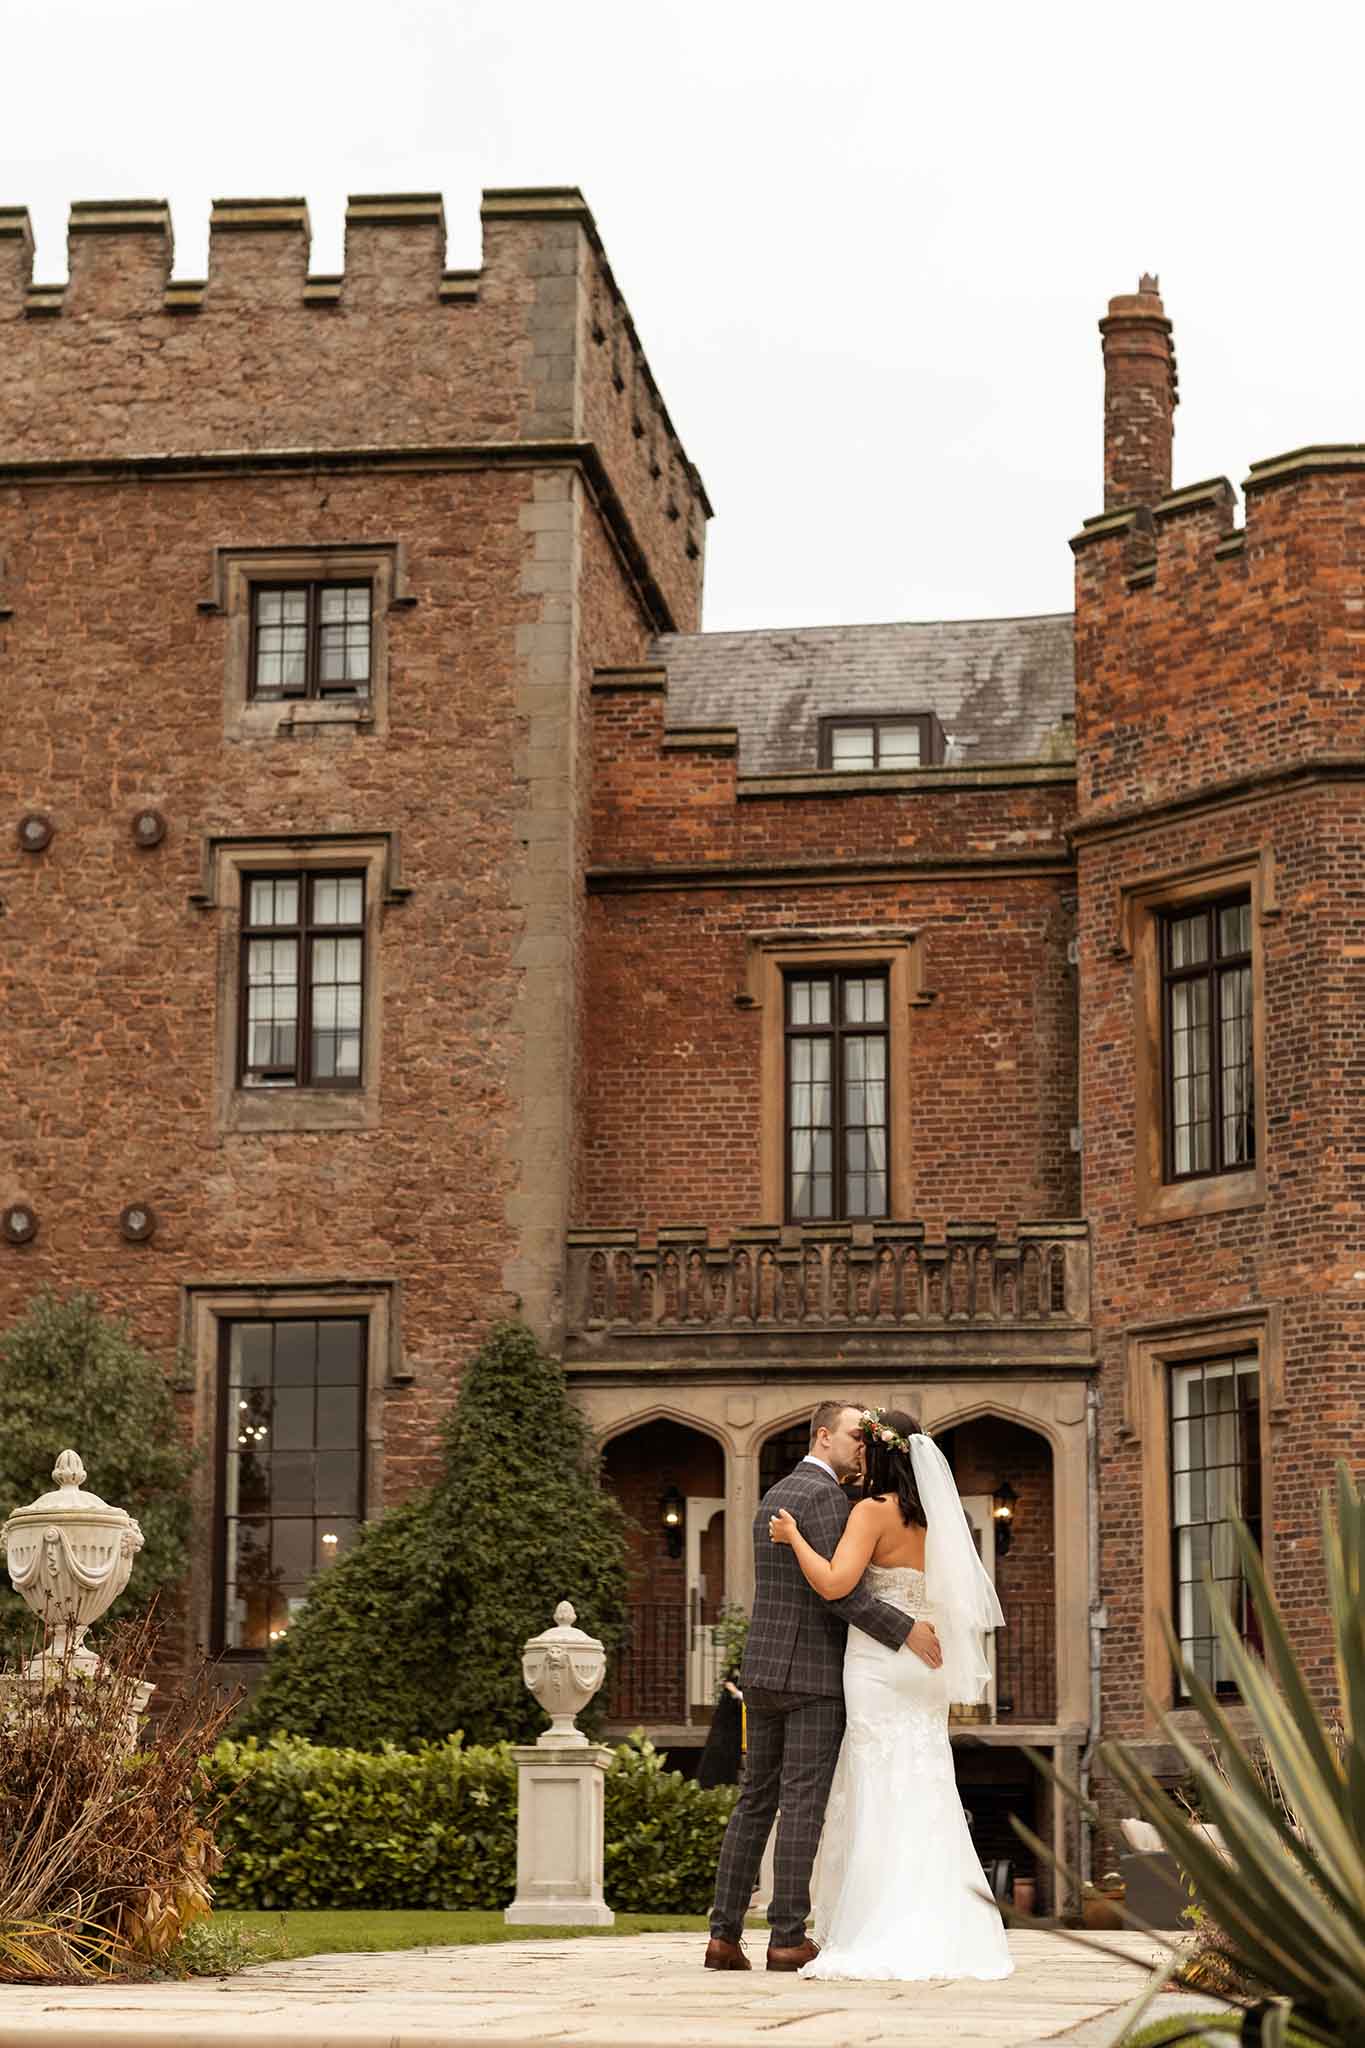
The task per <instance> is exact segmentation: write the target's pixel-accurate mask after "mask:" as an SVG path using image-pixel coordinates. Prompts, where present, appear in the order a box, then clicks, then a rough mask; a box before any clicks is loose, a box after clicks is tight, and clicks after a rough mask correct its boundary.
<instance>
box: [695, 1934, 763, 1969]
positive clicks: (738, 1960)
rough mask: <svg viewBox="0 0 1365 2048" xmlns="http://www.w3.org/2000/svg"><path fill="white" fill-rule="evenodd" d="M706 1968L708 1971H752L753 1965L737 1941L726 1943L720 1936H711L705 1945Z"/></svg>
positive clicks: (722, 1936)
mask: <svg viewBox="0 0 1365 2048" xmlns="http://www.w3.org/2000/svg"><path fill="white" fill-rule="evenodd" d="M706 1968H707V1969H708V1970H752V1968H753V1964H752V1963H751V1962H750V1961H749V1958H748V1957H747V1956H746V1955H745V1953H744V1950H743V1947H742V1946H741V1944H740V1943H739V1942H737V1941H727V1940H726V1939H725V1937H724V1935H722V1934H713V1935H712V1936H711V1939H710V1940H709V1941H708V1942H707V1944H706Z"/></svg>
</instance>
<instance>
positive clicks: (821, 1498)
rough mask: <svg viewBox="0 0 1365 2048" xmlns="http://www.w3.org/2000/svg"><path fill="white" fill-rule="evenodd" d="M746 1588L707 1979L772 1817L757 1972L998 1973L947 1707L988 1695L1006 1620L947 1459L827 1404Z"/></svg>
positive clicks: (737, 1950) (874, 1418)
mask: <svg viewBox="0 0 1365 2048" xmlns="http://www.w3.org/2000/svg"><path fill="white" fill-rule="evenodd" d="M859 1472H861V1474H862V1498H861V1499H860V1500H859V1501H858V1503H857V1505H856V1506H854V1507H852V1508H850V1505H849V1502H848V1500H847V1498H846V1496H845V1494H844V1490H843V1482H844V1481H845V1480H846V1479H852V1478H854V1477H855V1476H856V1475H857V1474H858V1473H859ZM754 1575H755V1578H754V1583H755V1597H754V1611H753V1619H752V1621H751V1622H750V1625H749V1637H748V1642H747V1644H746V1647H745V1652H744V1663H743V1668H742V1670H741V1673H740V1684H741V1686H742V1688H743V1693H744V1704H745V1710H746V1718H747V1722H748V1765H747V1770H746V1773H745V1779H744V1787H743V1790H742V1791H741V1793H740V1797H739V1803H738V1804H737V1806H736V1807H735V1810H734V1812H733V1814H732V1815H731V1817H730V1824H729V1827H728V1828H727V1829H726V1833H725V1841H724V1844H723V1845H722V1848H721V1853H720V1864H719V1867H718V1869H717V1872H716V1899H715V1905H714V1906H713V1907H712V1910H711V1940H710V1943H709V1944H708V1946H707V1950H706V1967H707V1969H708V1970H747V1969H748V1968H749V1961H748V1958H747V1956H746V1955H745V1953H744V1950H743V1947H742V1945H741V1940H740V1937H741V1934H742V1932H743V1928H744V1914H745V1911H746V1909H747V1907H748V1904H749V1900H750V1898H751V1897H752V1895H753V1890H754V1886H755V1884H756V1883H757V1881H758V1872H759V1866H760V1864H761V1862H762V1859H763V1851H764V1848H765V1846H766V1844H767V1840H768V1835H769V1833H770V1831H771V1828H772V1824H773V1819H774V1816H775V1815H778V1814H779V1810H780V1818H779V1819H778V1823H777V1843H776V1849H775V1854H774V1863H773V1893H772V1902H771V1904H770V1906H769V1908H768V1921H769V1925H770V1930H771V1931H770V1935H769V1944H768V1968H769V1969H770V1970H799V1971H800V1972H801V1975H802V1976H803V1977H821V1978H874V1977H875V1978H883V1979H886V1978H901V1979H922V1978H929V1977H1006V1976H1008V1975H1009V1973H1010V1971H1011V1970H1012V1968H1013V1964H1012V1963H1011V1961H1010V1954H1009V1948H1008V1945H1007V1943H1006V1940H1005V1930H1004V1927H1003V1925H1002V1923H1001V1919H1000V1915H999V1913H998V1912H997V1910H996V1908H995V1905H994V1903H993V1902H992V1899H991V1896H990V1890H989V1887H988V1886H987V1884H986V1880H985V1876H984V1874H983V1872H982V1869H981V1864H980V1862H979V1861H978V1859H977V1856H976V1852H975V1850H974V1849H973V1847H972V1841H971V1836H970V1835H969V1833H968V1831H967V1819H966V1815H965V1814H964V1813H963V1811H962V1802H961V1800H960V1799H959V1798H958V1794H957V1783H956V1780H955V1777H954V1774H953V1757H952V1749H951V1747H950V1745H949V1740H948V1708H949V1704H950V1702H954V1701H960V1702H968V1701H974V1700H979V1699H981V1698H982V1697H983V1696H984V1693H985V1689H986V1684H987V1681H988V1679H989V1675H990V1667H989V1665H988V1663H987V1661H986V1654H985V1647H984V1642H983V1632H984V1631H985V1630H987V1629H992V1628H999V1627H1000V1626H1001V1624H1002V1622H1003V1618H1004V1617H1003V1616H1002V1614H1001V1612H1000V1603H999V1601H998V1599H997V1598H996V1594H995V1588H994V1586H993V1585H992V1584H991V1581H990V1578H989V1576H988V1575H987V1573H986V1571H985V1569H984V1568H983V1566H982V1564H981V1560H980V1558H979V1557H978V1556H977V1551H976V1546H975V1544H974V1543H973V1541H972V1535H971V1530H970V1528H969V1527H968V1524H967V1517H966V1514H965V1513H964V1511H963V1507H962V1503H961V1501H960V1499H959V1498H958V1493H957V1488H956V1486H955V1485H954V1484H953V1477H952V1473H951V1471H950V1470H949V1467H948V1463H947V1460H946V1459H945V1458H944V1456H943V1453H942V1452H941V1451H940V1450H939V1448H938V1446H937V1445H936V1444H935V1443H934V1441H933V1439H932V1438H931V1437H928V1436H926V1435H925V1434H924V1433H923V1431H922V1430H921V1429H920V1427H919V1424H918V1423H917V1422H916V1421H915V1419H914V1418H913V1416H910V1415H906V1414H903V1413H901V1412H900V1411H899V1410H897V1409H887V1410H885V1411H883V1412H881V1413H879V1412H878V1411H877V1410H875V1409H863V1408H858V1407H852V1406H849V1405H847V1404H845V1403H842V1402H838V1401H826V1402H822V1403H821V1405H820V1406H819V1407H818V1408H817V1409H816V1411H815V1413H814V1415H813V1416H812V1418H811V1435H810V1454H809V1456H807V1457H805V1458H803V1459H802V1461H801V1463H800V1464H799V1465H798V1466H797V1467H796V1470H795V1471H794V1472H791V1473H789V1474H788V1476H787V1477H786V1478H785V1479H781V1480H779V1481H778V1483H777V1485H776V1486H774V1487H772V1488H771V1489H770V1490H769V1491H768V1493H766V1494H765V1495H764V1497H763V1500H762V1502H761V1503H760V1505H759V1510H758V1514H757V1516H756V1518H755V1521H754ZM822 1831H823V1832H822ZM817 1849H818V1851H819V1858H818V1861H817V1857H816V1852H817ZM812 1892H813V1893H814V1910H815V1934H814V1939H811V1938H809V1937H808V1936H807V1934H806V1918H807V1914H808V1913H809V1912H810V1909H811V1898H812Z"/></svg>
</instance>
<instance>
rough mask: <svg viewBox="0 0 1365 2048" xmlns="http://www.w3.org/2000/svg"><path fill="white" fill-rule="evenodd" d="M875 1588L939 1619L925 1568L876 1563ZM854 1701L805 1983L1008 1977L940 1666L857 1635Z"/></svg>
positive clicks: (819, 1867) (852, 1664)
mask: <svg viewBox="0 0 1365 2048" xmlns="http://www.w3.org/2000/svg"><path fill="white" fill-rule="evenodd" d="M864 1583H865V1584H866V1586H867V1589H868V1591H869V1592H871V1593H875V1594H876V1595H877V1598H878V1599H879V1600H885V1601H887V1602H888V1603H889V1604H890V1605H891V1606H893V1607H900V1608H902V1609H904V1611H905V1612H906V1613H907V1614H911V1615H916V1616H920V1617H923V1618H924V1619H925V1620H927V1621H933V1619H934V1614H933V1610H932V1608H930V1607H928V1606H927V1605H926V1603H925V1593H924V1574H923V1572H921V1571H916V1570H915V1569H914V1568H913V1567H912V1566H910V1565H875V1564H874V1565H869V1566H868V1570H867V1577H866V1580H865V1582H864ZM941 1632H942V1631H941V1630H940V1633H941ZM844 1699H845V1703H846V1705H847V1708H848V1726H847V1729H846V1730H845V1734H844V1741H843V1747H842V1748H841V1750H840V1752H839V1761H838V1764H837V1766H836V1768H835V1772H834V1783H833V1785H832V1787H831V1789H830V1797H829V1805H828V1807H827V1808H826V1811H825V1828H824V1834H823V1835H822V1837H821V1841H820V1854H819V1857H818V1859H817V1861H816V1865H815V1871H814V1874H813V1878H812V1900H813V1904H814V1909H815V1928H814V1935H815V1939H816V1941H818V1942H819V1944H820V1954H819V1955H818V1956H817V1957H816V1959H815V1961H814V1962H813V1963H807V1964H806V1966H805V1968H804V1969H803V1970H802V1972H801V1975H802V1976H803V1977H823V1978H868V1977H872V1978H900V1979H922V1978H929V1977H1008V1976H1009V1974H1010V1972H1011V1970H1012V1969H1013V1968H1014V1965H1013V1963H1012V1962H1011V1960H1010V1953H1009V1946H1008V1943H1007V1942H1006V1939H1005V1929H1004V1926H1003V1924H1002V1922H1001V1919H1000V1915H999V1913H998V1912H997V1910H996V1908H995V1904H994V1901H993V1900H992V1899H991V1896H990V1888H989V1886H988V1885H987V1883H986V1879H985V1875H984V1873H983V1871H982V1868H981V1864H980V1862H979V1861H978V1859H977V1854H976V1851H975V1849H974V1848H973V1847H972V1838H971V1836H970V1834H969V1833H968V1832H967V1816H966V1815H965V1813H964V1812H963V1811H962V1801H961V1800H960V1799H959V1798H958V1793H957V1781H956V1779H955V1778H954V1775H953V1753H952V1747H951V1745H950V1743H949V1740H948V1688H947V1682H946V1681H945V1679H944V1675H943V1673H942V1671H931V1670H930V1668H929V1666H928V1665H927V1664H925V1663H924V1661H923V1660H922V1659H921V1658H919V1657H917V1656H916V1655H915V1654H914V1652H913V1651H912V1650H906V1649H901V1650H889V1649H887V1648H886V1646H885V1645H884V1644H882V1643H878V1642H875V1641H874V1640H873V1638H872V1637H871V1636H869V1635H864V1634H863V1632H862V1630H861V1629H857V1628H851V1629H850V1630H849V1632H848V1648H847V1650H846V1651H845V1652H844Z"/></svg>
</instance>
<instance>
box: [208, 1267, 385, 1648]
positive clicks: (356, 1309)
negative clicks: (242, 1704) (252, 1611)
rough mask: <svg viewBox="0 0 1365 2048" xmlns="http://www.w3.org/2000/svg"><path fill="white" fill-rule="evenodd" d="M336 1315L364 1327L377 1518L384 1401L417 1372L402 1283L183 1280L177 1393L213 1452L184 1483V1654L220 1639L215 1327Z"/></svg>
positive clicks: (371, 1510)
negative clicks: (406, 1332) (187, 1516)
mask: <svg viewBox="0 0 1365 2048" xmlns="http://www.w3.org/2000/svg"><path fill="white" fill-rule="evenodd" d="M336 1316H341V1317H351V1316H358V1317H360V1318H362V1319H363V1320H364V1322H365V1323H366V1325H367V1328H366V1335H365V1360H366V1379H365V1398H364V1404H363V1410H362V1412H363V1416H364V1433H365V1437H364V1445H363V1459H362V1470H363V1473H364V1482H363V1488H364V1499H365V1513H366V1517H367V1519H368V1520H371V1521H373V1520H375V1519H376V1518H377V1517H378V1516H379V1515H381V1514H382V1513H383V1511H384V1507H385V1505H386V1476H385V1469H384V1409H385V1402H386V1398H387V1395H388V1392H389V1390H390V1389H391V1388H394V1387H401V1386H408V1385H410V1384H411V1383H412V1381H413V1380H414V1378H415V1377H416V1374H417V1368H416V1367H415V1366H414V1365H413V1364H411V1363H410V1362H409V1361H408V1359H407V1356H406V1352H405V1349H404V1342H403V1283H402V1281H401V1279H398V1278H396V1277H394V1276H393V1275H391V1274H389V1275H385V1274H383V1273H382V1272H381V1273H371V1274H370V1275H369V1277H367V1278H364V1279H358V1280H353V1281H348V1282H345V1283H338V1282H337V1281H336V1280H335V1279H322V1278H307V1279H304V1278H300V1279H294V1280H291V1281H271V1280H269V1279H266V1278H262V1277H260V1276H257V1277H256V1278H253V1279H248V1280H231V1281H225V1280H192V1281H187V1282H184V1283H182V1285H181V1288H180V1355H181V1356H182V1357H183V1358H184V1360H185V1361H186V1366H187V1368H188V1371H187V1377H186V1378H185V1380H183V1381H182V1382H180V1383H179V1386H178V1391H180V1392H182V1393H185V1394H189V1395H192V1398H193V1407H194V1440H195V1442H196V1443H202V1444H204V1445H206V1446H209V1447H210V1448H211V1450H212V1455H210V1456H207V1457H203V1458H200V1459H199V1460H198V1461H197V1462H196V1465H195V1469H194V1473H193V1475H192V1477H191V1481H190V1487H191V1494H192V1499H193V1509H194V1525H195V1527H196V1529H198V1530H200V1531H202V1532H203V1541H201V1542H199V1543H196V1544H195V1545H194V1546H193V1550H192V1554H191V1558H190V1585H189V1603H188V1610H187V1613H186V1617H185V1633H184V1638H183V1640H184V1645H185V1649H186V1652H187V1653H188V1651H189V1650H190V1649H192V1648H193V1646H194V1645H195V1644H196V1643H198V1644H199V1645H201V1646H202V1645H204V1644H207V1643H211V1642H214V1641H215V1640H216V1639H217V1638H216V1637H215V1634H214V1587H215V1584H216V1582H217V1579H216V1566H215V1553H214V1539H213V1531H214V1530H215V1529H216V1527H217V1518H218V1512H219V1499H218V1461H217V1453H216V1446H217V1441H218V1432H219V1428H220V1426H225V1425H220V1412H221V1406H222V1404H221V1401H220V1398H219V1366H220V1360H221V1356H222V1351H221V1345H222V1336H221V1326H222V1324H223V1323H224V1322H225V1321H227V1322H239V1323H240V1322H264V1321H268V1320H272V1319H275V1318H279V1319H281V1320H298V1319H304V1320H316V1319H318V1318H328V1317H336ZM250 1663H251V1659H250V1657H249V1656H248V1657H244V1658H243V1668H245V1669H247V1670H248V1672H249V1668H250ZM256 1668H257V1669H258V1670H263V1669H264V1668H265V1664H264V1659H263V1658H257V1659H256Z"/></svg>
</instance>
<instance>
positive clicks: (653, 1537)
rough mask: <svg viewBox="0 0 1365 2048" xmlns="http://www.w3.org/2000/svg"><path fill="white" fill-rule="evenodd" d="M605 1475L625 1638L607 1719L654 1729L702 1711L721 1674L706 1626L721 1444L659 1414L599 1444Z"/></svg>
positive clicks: (720, 1543)
mask: <svg viewBox="0 0 1365 2048" xmlns="http://www.w3.org/2000/svg"><path fill="white" fill-rule="evenodd" d="M602 1462H603V1476H604V1477H605V1480H606V1483H607V1485H608V1486H609V1487H610V1488H611V1490H612V1492H613V1493H614V1494H615V1495H616V1498H617V1499H618V1500H619V1501H620V1503H621V1505H622V1507H623V1508H624V1509H625V1511H626V1514H627V1517H628V1518H629V1526H628V1541H629V1573H630V1579H629V1589H628V1595H627V1598H628V1608H627V1617H626V1619H627V1633H626V1640H625V1642H624V1643H623V1645H622V1647H621V1651H620V1654H619V1655H618V1656H617V1657H616V1658H615V1660H614V1665H613V1670H612V1674H611V1679H610V1688H611V1689H610V1693H609V1697H608V1705H607V1717H608V1720H609V1722H614V1723H617V1724H623V1725H627V1726H636V1725H643V1726H645V1727H648V1728H651V1729H653V1730H656V1731H662V1730H664V1729H666V1728H667V1729H682V1728H684V1727H687V1726H689V1725H696V1724H699V1723H704V1722H705V1721H707V1720H709V1719H710V1715H711V1710H712V1707H713V1706H714V1704H715V1696H716V1688H717V1685H718V1683H719V1679H720V1672H719V1670H718V1668H717V1662H716V1659H717V1652H716V1648H715V1640H714V1627H715V1624H716V1622H717V1621H718V1620H719V1619H720V1610H721V1608H722V1607H723V1605H724V1603H725V1451H724V1448H723V1447H722V1445H721V1444H719V1443H718V1442H717V1441H716V1439H715V1438H714V1437H713V1436H708V1435H707V1434H706V1433H705V1431H703V1430H700V1429H693V1428H691V1427H689V1425H688V1424H686V1423H683V1422H675V1421H673V1420H672V1419H671V1418H668V1417H664V1416H660V1417H657V1418H655V1419H654V1420H653V1421H650V1422H643V1423H640V1424H639V1425H637V1427H636V1428H634V1429H628V1430H625V1431H623V1432H622V1433H621V1434H620V1435H619V1436H615V1437H613V1438H612V1439H611V1441H610V1442H609V1443H608V1444H607V1446H606V1449H605V1451H604V1452H603V1460H602Z"/></svg>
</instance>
